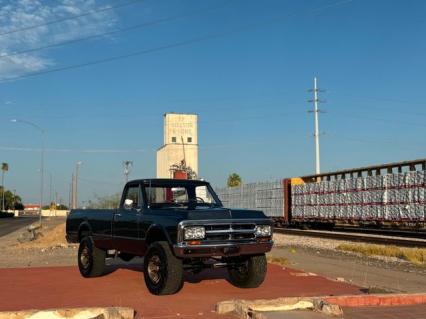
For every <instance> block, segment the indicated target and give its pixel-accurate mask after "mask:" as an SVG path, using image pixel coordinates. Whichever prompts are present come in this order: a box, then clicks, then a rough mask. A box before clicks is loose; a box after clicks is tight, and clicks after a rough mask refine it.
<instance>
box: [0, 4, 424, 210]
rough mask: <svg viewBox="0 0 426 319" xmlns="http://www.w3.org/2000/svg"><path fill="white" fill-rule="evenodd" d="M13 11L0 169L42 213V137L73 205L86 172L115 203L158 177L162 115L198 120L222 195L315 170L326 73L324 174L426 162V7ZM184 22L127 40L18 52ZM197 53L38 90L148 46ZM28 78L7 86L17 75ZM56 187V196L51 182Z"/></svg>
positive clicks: (93, 186) (109, 67) (207, 163)
mask: <svg viewBox="0 0 426 319" xmlns="http://www.w3.org/2000/svg"><path fill="white" fill-rule="evenodd" d="M128 2H131V1H107V0H98V1H94V0H91V1H83V0H60V1H45V2H41V1H40V2H38V1H29V0H20V1H1V6H0V7H1V9H0V26H1V27H0V34H2V33H6V32H10V31H13V30H16V29H21V28H23V27H28V26H33V25H34V24H44V23H46V22H49V21H53V20H57V19H63V18H67V17H72V16H73V15H76V14H81V13H84V12H93V10H97V11H98V10H99V8H105V7H109V6H111V5H112V6H117V4H118V5H120V4H124V5H123V6H121V7H117V8H115V9H113V10H105V11H100V12H93V13H92V14H89V15H85V16H83V17H81V18H79V19H70V20H65V21H63V22H61V23H53V24H49V25H44V26H42V27H39V28H32V29H29V30H27V31H20V32H13V33H9V34H3V35H0V46H1V47H2V51H1V53H2V55H9V56H6V57H4V56H3V57H0V79H2V80H3V81H2V80H0V81H1V82H0V108H1V114H2V116H1V119H0V123H1V125H0V159H1V161H2V162H8V163H9V165H10V171H9V172H8V173H7V175H6V188H9V189H16V190H17V193H19V194H21V195H22V196H23V198H24V202H27V203H28V202H37V200H38V196H39V195H38V194H39V190H38V186H39V175H38V174H39V173H38V172H37V169H38V168H39V165H40V161H39V158H40V154H39V148H40V134H39V133H38V132H37V131H36V130H34V128H32V127H29V126H25V125H23V124H18V123H11V122H10V119H13V118H19V119H24V120H30V121H33V122H35V123H37V124H38V125H40V126H41V127H43V128H44V129H45V130H46V149H47V151H46V170H47V171H48V172H50V174H51V175H52V177H53V184H54V188H55V190H57V191H58V193H59V196H60V197H61V198H63V200H64V202H66V203H67V202H68V193H69V184H70V180H71V174H72V172H73V169H74V167H75V163H76V162H77V161H82V162H83V164H82V165H81V175H80V176H81V180H80V184H79V199H80V200H81V201H83V200H84V201H86V200H88V199H90V198H93V197H94V196H95V195H99V196H102V195H105V194H111V193H114V192H118V191H119V190H120V188H121V186H122V181H123V175H122V174H123V172H122V171H123V170H122V161H123V160H132V161H133V162H134V168H133V171H132V173H131V177H132V178H139V177H150V176H154V174H155V151H156V149H157V148H158V147H160V146H161V143H162V115H163V113H165V112H171V111H173V112H193V113H197V114H199V143H200V154H199V170H200V172H199V173H200V177H203V178H205V179H207V180H209V181H211V182H212V183H213V184H214V185H217V186H221V185H224V184H225V181H226V177H227V176H228V174H229V173H231V172H237V173H239V174H240V175H241V176H242V178H243V180H244V181H246V182H251V181H261V180H270V179H279V178H283V177H288V176H298V175H306V174H311V173H313V171H314V140H313V116H312V114H309V113H307V110H308V109H310V108H312V105H310V104H309V103H307V100H308V99H311V98H312V97H311V96H310V95H311V94H310V93H308V92H307V89H308V88H310V87H312V85H313V77H314V76H317V77H318V83H319V86H320V88H323V89H326V92H324V93H321V95H320V98H322V99H325V100H326V101H327V102H326V103H325V104H323V105H321V108H322V109H324V110H325V111H326V113H323V114H321V115H320V131H321V132H322V135H321V164H322V165H321V168H322V171H330V170H336V169H343V168H350V167H357V166H363V165H370V164H371V165H372V164H379V163H385V162H393V161H399V160H410V159H416V158H424V157H426V150H425V143H424V140H425V138H424V136H425V133H426V121H425V120H426V110H425V107H424V106H425V101H426V90H425V88H424V86H425V74H426V72H425V71H426V60H425V56H426V41H425V37H424V34H425V33H426V20H425V19H424V16H425V13H426V2H424V1H414V0H413V1H385V0H383V1H380V0H375V1H366V0H354V1H330V0H309V1H282V0H277V1H273V0H270V1H254V0H253V1H242V0H230V1H227V0H215V1H195V0H176V1H171V0H170V1H163V0H158V1H154V0H145V1H135V2H134V3H132V4H128V5H126V3H128ZM168 17H175V18H173V19H170V20H169V21H167V22H163V23H157V24H152V25H150V26H146V27H144V28H142V27H141V28H138V29H135V30H133V31H129V32H118V33H112V34H109V35H106V36H103V37H100V38H99V37H98V38H93V39H91V40H87V41H81V42H77V43H74V44H69V45H63V46H59V47H55V48H51V49H45V50H38V51H33V52H28V53H25V54H20V55H15V56H10V54H11V53H13V52H16V51H22V50H26V49H30V48H38V47H40V46H45V45H48V44H55V43H58V42H62V41H73V40H76V39H79V38H81V37H88V36H92V35H95V34H100V33H106V32H111V31H114V30H118V29H122V28H128V27H132V26H135V25H140V24H141V23H145V22H151V21H157V20H159V19H163V18H168ZM200 38H202V39H204V40H200V41H197V42H194V43H191V44H187V45H181V46H177V47H171V48H169V49H163V50H158V51H155V52H151V53H148V54H140V55H136V56H133V57H130V58H126V59H119V60H115V61H113V62H110V63H104V64H97V65H91V66H86V67H81V68H74V69H70V70H66V71H61V72H52V73H49V74H44V75H40V76H31V77H28V78H25V76H27V75H28V74H31V73H33V72H43V71H46V70H51V69H56V68H62V67H65V66H70V65H79V64H85V63H87V62H91V61H97V60H101V59H105V58H109V57H113V56H120V55H126V54H129V53H133V52H139V51H141V50H146V49H155V48H161V47H164V46H168V45H173V44H181V43H182V42H186V41H188V40H193V39H200ZM19 76H24V78H22V79H17V80H12V81H5V79H10V78H14V77H19ZM45 190H46V193H47V195H46V196H45V198H46V199H48V198H49V194H48V193H49V173H47V177H46V185H45Z"/></svg>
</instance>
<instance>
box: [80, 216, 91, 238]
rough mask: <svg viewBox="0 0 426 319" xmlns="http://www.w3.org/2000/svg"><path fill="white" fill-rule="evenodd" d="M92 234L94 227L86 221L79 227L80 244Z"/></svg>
mask: <svg viewBox="0 0 426 319" xmlns="http://www.w3.org/2000/svg"><path fill="white" fill-rule="evenodd" d="M91 234H92V227H90V224H89V223H88V222H87V221H84V222H82V223H81V224H80V226H79V227H78V241H79V242H80V241H81V240H82V239H83V238H84V237H86V236H88V235H91Z"/></svg>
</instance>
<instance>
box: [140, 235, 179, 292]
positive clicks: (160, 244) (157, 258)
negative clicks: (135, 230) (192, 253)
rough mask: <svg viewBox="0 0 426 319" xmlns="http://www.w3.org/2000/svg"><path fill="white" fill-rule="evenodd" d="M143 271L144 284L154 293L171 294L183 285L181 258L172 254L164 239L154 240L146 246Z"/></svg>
mask: <svg viewBox="0 0 426 319" xmlns="http://www.w3.org/2000/svg"><path fill="white" fill-rule="evenodd" d="M150 267H151V268H150ZM143 273H144V278H145V284H146V286H147V288H148V290H149V291H150V292H151V293H152V294H154V295H172V294H174V293H176V292H178V291H179V290H180V289H181V288H182V286H183V265H182V260H181V259H178V258H176V257H175V256H174V255H173V253H172V251H171V249H170V246H169V244H168V242H166V241H156V242H153V243H152V244H151V245H150V246H149V247H148V251H147V253H146V254H145V257H144V262H143ZM156 275H158V277H155V276H156ZM153 277H154V278H153Z"/></svg>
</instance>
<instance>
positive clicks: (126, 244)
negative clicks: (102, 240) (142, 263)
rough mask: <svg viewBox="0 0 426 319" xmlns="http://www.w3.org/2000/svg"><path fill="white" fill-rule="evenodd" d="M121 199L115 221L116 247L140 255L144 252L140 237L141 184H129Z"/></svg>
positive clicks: (114, 238)
mask: <svg viewBox="0 0 426 319" xmlns="http://www.w3.org/2000/svg"><path fill="white" fill-rule="evenodd" d="M121 200H122V202H121V204H120V208H119V209H118V210H117V212H116V213H115V215H114V221H113V240H114V248H115V249H117V250H119V251H120V252H126V253H130V254H135V255H138V254H140V253H142V252H141V249H142V245H141V244H142V241H141V240H140V238H139V223H140V220H141V215H142V207H143V205H142V196H141V189H140V185H139V184H128V185H127V186H126V188H125V189H124V193H123V198H122V199H121Z"/></svg>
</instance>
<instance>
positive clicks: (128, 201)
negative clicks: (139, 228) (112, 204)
mask: <svg viewBox="0 0 426 319" xmlns="http://www.w3.org/2000/svg"><path fill="white" fill-rule="evenodd" d="M124 208H125V209H132V208H133V200H131V199H129V198H127V199H125V200H124Z"/></svg>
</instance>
